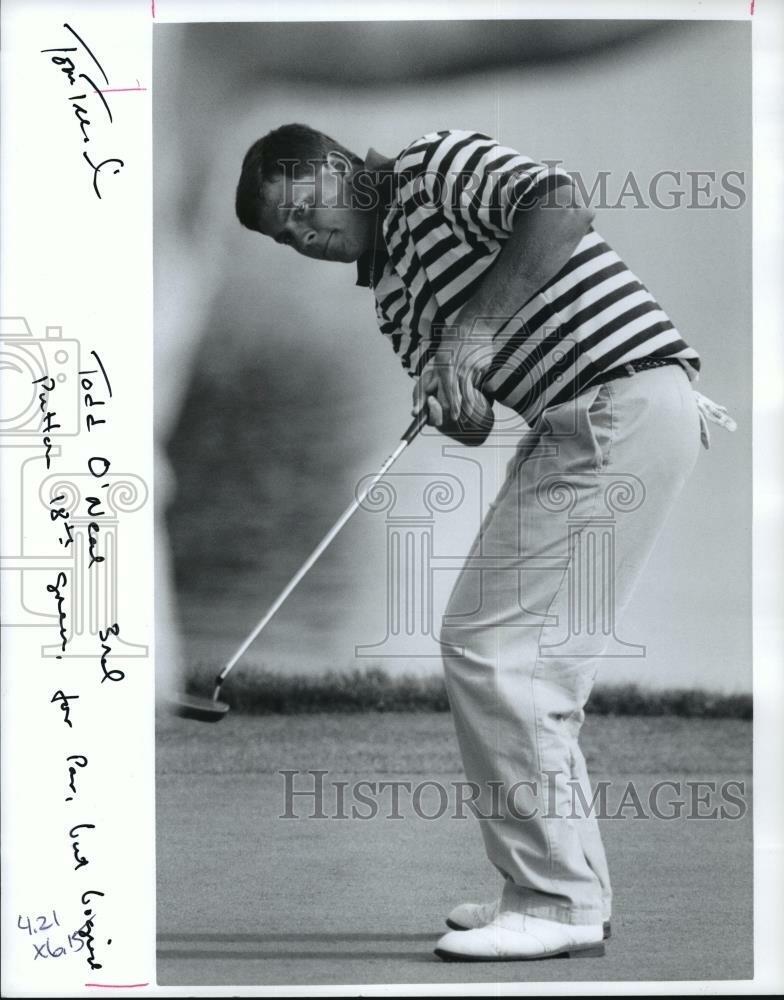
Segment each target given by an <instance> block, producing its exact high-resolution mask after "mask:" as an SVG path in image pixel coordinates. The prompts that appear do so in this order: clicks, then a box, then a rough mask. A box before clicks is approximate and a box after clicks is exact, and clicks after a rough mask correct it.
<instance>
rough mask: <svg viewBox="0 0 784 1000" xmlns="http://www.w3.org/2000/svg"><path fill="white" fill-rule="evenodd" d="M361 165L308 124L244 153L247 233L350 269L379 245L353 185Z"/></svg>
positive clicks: (241, 211) (240, 203)
mask: <svg viewBox="0 0 784 1000" xmlns="http://www.w3.org/2000/svg"><path fill="white" fill-rule="evenodd" d="M361 167H362V161H361V160H360V159H359V157H358V156H356V155H355V154H354V153H352V152H350V151H349V150H348V149H346V148H345V146H343V145H341V144H340V143H339V142H336V141H335V140H334V139H331V138H330V137H329V136H327V135H324V134H323V132H317V131H316V130H315V129H312V128H310V127H308V126H307V125H282V126H281V127H280V128H278V129H275V130H274V131H272V132H269V133H268V134H267V135H265V136H264V137H263V138H261V139H258V140H257V141H256V142H254V144H253V145H252V146H251V147H250V149H249V150H248V152H247V153H246V154H245V159H244V160H243V162H242V172H241V174H240V179H239V183H238V185H237V197H236V211H237V218H238V219H239V220H240V222H241V223H242V225H243V226H246V227H247V228H248V229H252V230H254V231H256V232H259V233H262V234H263V235H264V236H269V237H271V238H272V239H274V240H275V241H276V242H277V243H280V244H282V245H285V246H291V247H293V248H294V249H295V250H297V251H298V252H299V253H301V254H304V256H306V257H314V258H316V259H319V260H320V259H323V260H332V261H343V262H350V261H355V260H357V259H358V258H359V257H360V256H361V255H362V254H363V253H364V252H365V251H366V250H368V249H370V247H371V245H372V241H373V230H374V225H375V221H374V217H373V212H372V211H370V210H368V208H362V207H360V203H359V199H357V198H356V197H355V196H354V189H353V185H352V179H353V177H354V175H355V174H356V172H357V170H358V168H361Z"/></svg>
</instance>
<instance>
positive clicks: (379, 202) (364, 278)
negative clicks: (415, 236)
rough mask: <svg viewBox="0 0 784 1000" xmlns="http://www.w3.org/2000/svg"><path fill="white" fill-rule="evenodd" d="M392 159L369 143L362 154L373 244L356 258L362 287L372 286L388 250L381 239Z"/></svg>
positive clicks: (389, 202)
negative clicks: (371, 210)
mask: <svg viewBox="0 0 784 1000" xmlns="http://www.w3.org/2000/svg"><path fill="white" fill-rule="evenodd" d="M394 167H395V161H394V159H389V157H386V156H382V155H381V153H379V152H377V151H376V150H375V149H373V148H372V147H371V148H370V149H369V150H368V153H367V156H366V157H365V162H364V167H363V172H364V173H365V174H366V175H367V181H366V182H365V183H364V185H363V191H367V190H372V191H373V192H374V195H375V198H374V200H375V203H376V204H375V227H374V230H373V246H372V248H371V249H370V250H367V251H365V253H363V254H362V256H361V257H359V258H358V259H357V285H359V286H360V287H362V288H374V287H375V286H376V284H377V283H378V280H379V278H380V277H381V273H382V271H383V270H384V265H385V264H386V262H387V260H388V258H389V254H388V252H387V246H386V243H385V241H384V232H383V225H384V216H385V215H386V212H387V209H388V208H389V206H390V204H391V193H392V185H391V179H392V175H393V174H394Z"/></svg>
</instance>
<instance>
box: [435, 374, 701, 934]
mask: <svg viewBox="0 0 784 1000" xmlns="http://www.w3.org/2000/svg"><path fill="white" fill-rule="evenodd" d="M699 449H700V414H699V412H698V407H697V402H696V399H695V395H694V393H693V391H692V388H691V384H690V382H689V379H688V377H687V375H686V373H685V372H684V371H683V370H682V369H681V368H680V366H676V365H672V366H668V367H662V368H654V369H650V370H645V371H641V372H637V373H636V374H634V375H632V376H630V377H628V378H621V379H617V380H613V381H610V382H607V383H602V384H599V385H596V386H593V387H591V388H590V389H587V390H586V391H585V392H583V393H581V394H580V395H579V396H578V397H577V398H576V399H574V400H571V401H570V402H567V403H563V404H561V405H559V406H554V407H550V408H549V409H548V410H545V411H544V413H543V414H542V417H541V418H540V420H539V421H538V422H537V424H536V426H535V427H534V428H532V430H531V431H529V432H527V433H526V434H525V436H524V438H523V439H522V440H521V442H520V445H519V447H518V449H517V452H516V454H515V456H514V458H513V459H512V461H511V462H510V463H509V467H508V470H507V476H506V480H505V482H504V484H503V486H502V488H501V490H500V492H499V495H498V497H497V498H496V500H495V502H494V503H493V504H492V506H491V509H490V511H489V513H488V515H487V517H486V518H485V521H484V524H483V526H482V529H481V531H480V533H479V536H478V537H477V539H476V541H475V543H474V545H473V548H472V550H471V553H470V554H469V557H468V560H467V562H466V565H465V568H464V569H463V570H462V572H461V574H460V577H459V579H458V581H457V584H456V586H455V588H454V590H453V593H452V595H451V597H450V600H449V603H448V606H447V609H446V613H445V615H444V623H443V627H442V633H441V641H442V642H443V643H444V645H445V650H444V666H445V674H446V682H447V690H448V692H449V698H450V703H451V706H452V712H453V716H454V720H455V726H456V730H457V737H458V742H459V745H460V750H461V754H462V758H463V765H464V768H465V772H466V777H467V778H468V780H469V781H470V782H471V783H473V784H474V785H475V786H476V788H477V789H478V798H477V800H476V806H477V809H478V815H479V816H480V825H481V829H482V834H483V837H484V842H485V846H486V849H487V854H488V856H489V858H490V860H491V862H492V863H493V864H494V865H495V866H496V867H497V868H498V870H499V871H500V872H501V873H502V874H503V876H504V877H505V880H506V881H505V885H504V890H503V904H504V907H505V908H506V909H513V910H517V911H520V912H527V913H531V914H534V915H536V916H539V917H546V918H549V919H553V920H559V921H563V922H566V923H598V922H600V921H602V920H606V919H608V918H609V916H610V909H611V888H610V878H609V874H608V870H607V861H606V858H605V853H604V848H603V846H602V841H601V837H600V833H599V826H598V823H597V820H596V816H595V814H594V810H593V809H592V808H591V798H592V792H591V788H590V785H589V781H588V776H587V773H586V766H585V759H584V757H583V755H582V752H581V750H580V747H579V744H578V736H579V733H580V728H581V726H582V723H583V719H584V711H583V709H584V706H585V703H586V701H587V700H588V696H589V694H590V691H591V687H592V685H593V682H594V679H595V677H596V673H597V670H598V668H599V666H600V665H601V663H602V659H603V658H604V657H607V656H618V655H623V652H624V650H623V647H622V645H621V642H622V639H623V636H622V630H620V629H619V627H618V625H619V622H620V619H621V615H622V612H623V610H624V608H625V606H626V605H627V603H628V601H629V598H630V596H631V594H632V591H633V588H634V586H635V584H636V582H637V580H638V578H639V576H640V573H641V571H642V569H643V567H644V565H645V563H646V561H647V559H648V557H649V555H650V553H651V550H652V549H653V546H654V543H655V541H656V538H657V536H658V535H659V532H660V531H661V529H662V526H663V524H664V521H665V518H666V517H667V514H668V512H669V511H670V509H671V508H672V506H673V504H674V502H675V500H676V498H677V496H678V494H679V493H680V491H681V489H682V487H683V485H684V483H685V481H686V479H687V478H688V476H689V474H690V473H691V471H692V469H693V467H694V465H695V462H696V460H697V456H698V454H699ZM665 585H666V584H665ZM618 636H621V638H620V639H619V638H618ZM586 804H587V808H586ZM481 817H484V818H481Z"/></svg>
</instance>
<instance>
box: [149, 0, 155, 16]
mask: <svg viewBox="0 0 784 1000" xmlns="http://www.w3.org/2000/svg"><path fill="white" fill-rule="evenodd" d="M150 10H151V11H152V16H153V17H155V0H150Z"/></svg>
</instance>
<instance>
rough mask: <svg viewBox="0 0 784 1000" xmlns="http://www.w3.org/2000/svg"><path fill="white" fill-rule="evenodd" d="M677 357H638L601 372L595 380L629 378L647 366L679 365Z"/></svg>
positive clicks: (645, 369) (609, 380) (605, 380)
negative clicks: (636, 359) (635, 359)
mask: <svg viewBox="0 0 784 1000" xmlns="http://www.w3.org/2000/svg"><path fill="white" fill-rule="evenodd" d="M679 364H680V361H678V359H677V358H640V359H639V361H627V363H626V364H625V365H618V367H617V368H610V369H609V370H608V371H606V372H602V373H601V375H599V377H598V378H597V379H596V381H597V382H612V380H613V379H616V378H631V376H632V375H634V373H635V372H643V371H647V369H648V368H663V367H664V366H665V365H679Z"/></svg>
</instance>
